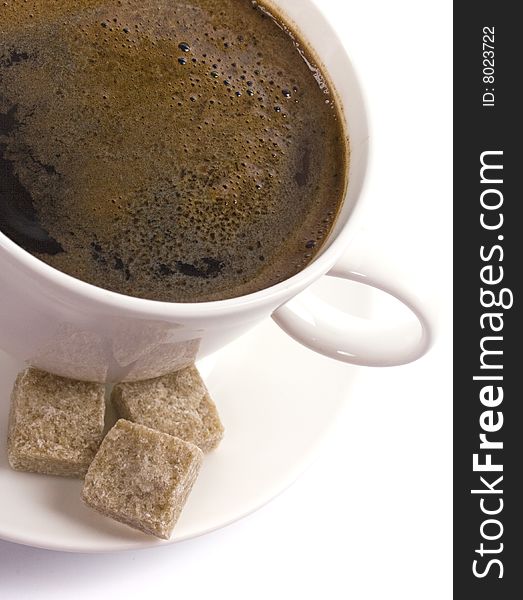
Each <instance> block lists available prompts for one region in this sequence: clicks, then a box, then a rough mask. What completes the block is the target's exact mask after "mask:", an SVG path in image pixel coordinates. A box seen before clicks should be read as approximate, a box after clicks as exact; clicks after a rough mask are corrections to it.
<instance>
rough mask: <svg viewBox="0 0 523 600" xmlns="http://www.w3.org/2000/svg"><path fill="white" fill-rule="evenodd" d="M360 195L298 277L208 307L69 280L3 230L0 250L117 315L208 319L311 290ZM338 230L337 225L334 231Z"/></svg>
mask: <svg viewBox="0 0 523 600" xmlns="http://www.w3.org/2000/svg"><path fill="white" fill-rule="evenodd" d="M306 1H307V0H306ZM308 3H309V5H310V8H311V9H312V10H313V11H314V12H315V13H316V15H315V16H316V17H317V18H320V19H321V20H322V21H323V25H324V26H327V28H328V29H329V31H330V35H331V42H332V41H335V42H336V45H337V46H338V47H339V48H341V49H342V52H341V53H340V54H339V55H338V56H340V57H341V58H342V60H343V61H344V62H345V63H346V64H347V65H348V66H349V67H350V71H351V72H352V77H353V80H354V82H355V84H356V90H355V91H356V93H358V94H359V96H360V99H361V110H362V115H363V118H364V119H365V124H366V129H367V130H368V128H369V124H368V114H367V110H366V106H367V102H366V100H365V95H364V92H363V89H362V87H361V82H360V79H359V77H358V75H357V72H356V69H355V67H354V65H353V63H352V60H351V58H350V57H349V55H348V53H347V51H346V50H345V49H344V47H343V44H342V42H341V40H340V38H339V36H338V34H337V32H336V31H335V30H334V28H333V27H332V25H331V24H330V22H329V21H328V20H327V19H326V18H325V16H324V14H323V12H322V11H321V9H320V8H319V7H318V6H317V5H316V4H315V3H314V2H312V0H309V2H308ZM284 12H285V11H284ZM298 28H299V26H298ZM310 47H311V50H312V51H313V52H314V53H315V54H316V51H315V49H314V46H313V45H312V44H311V45H310ZM321 63H322V61H320V64H321ZM322 66H323V68H324V69H325V71H326V72H327V74H328V73H329V70H328V69H327V68H326V67H325V66H324V65H322ZM332 85H333V88H334V93H335V94H336V96H337V101H338V102H339V104H340V112H341V114H342V117H343V118H344V120H345V128H346V130H347V132H349V131H350V123H347V119H346V114H345V104H346V103H345V102H344V101H343V99H342V98H341V95H340V94H339V93H338V92H337V90H336V86H335V85H334V84H332ZM367 141H368V140H367ZM347 145H348V153H347V156H348V160H349V164H348V186H347V190H346V192H345V197H344V199H343V202H342V205H341V206H342V207H343V205H344V204H345V202H347V200H348V199H349V197H350V196H351V185H350V180H351V177H350V175H351V171H352V169H353V161H352V160H351V154H352V152H351V150H352V145H351V139H350V137H349V134H348V133H347ZM363 152H364V153H365V155H366V156H365V158H367V155H368V147H366V148H365V149H364V150H363ZM365 162H366V161H365ZM363 169H364V170H365V169H366V165H364V167H363ZM361 192H362V190H359V192H357V193H356V194H355V197H354V198H352V201H353V205H352V207H351V208H350V209H349V212H348V214H347V215H345V217H344V219H345V223H343V224H342V227H341V230H340V231H339V232H338V233H337V234H334V233H333V232H331V234H330V236H329V238H327V240H326V241H325V249H323V250H320V252H319V254H318V255H317V256H316V257H315V258H314V259H313V261H312V262H311V263H309V264H308V265H307V266H306V267H305V268H304V269H302V270H301V271H299V272H298V273H296V274H295V275H293V276H291V277H289V278H287V279H285V280H283V281H281V282H279V283H277V284H274V285H272V286H270V287H267V288H264V289H262V290H258V291H256V292H253V293H250V294H246V295H243V296H237V297H233V298H228V299H225V300H213V301H207V302H168V301H161V300H150V299H146V298H139V297H136V296H128V295H126V294H120V293H118V292H114V291H111V290H107V289H105V288H102V287H98V286H95V285H93V284H91V283H88V282H86V281H83V280H81V279H78V278H76V277H73V276H72V275H68V274H67V273H64V272H63V271H60V270H58V269H56V268H55V267H52V266H51V265H48V264H47V263H45V262H44V261H42V260H40V259H39V258H37V257H36V256H33V255H32V254H31V253H30V252H28V251H27V250H25V249H24V248H22V247H21V246H19V245H18V244H16V243H15V242H14V241H13V240H11V239H10V238H8V237H7V236H6V235H5V234H4V233H3V232H2V231H0V251H2V252H4V253H5V254H6V255H7V258H8V259H9V258H10V259H11V262H15V263H16V264H17V266H22V268H23V269H24V270H25V272H26V274H28V275H29V277H31V279H33V280H34V279H35V278H36V279H38V280H39V282H40V283H43V284H44V286H54V287H58V288H60V289H62V290H63V291H65V292H66V293H70V294H71V295H74V296H76V297H81V298H83V299H84V300H86V301H92V302H96V303H97V304H100V305H105V306H107V307H112V308H117V309H119V310H127V311H132V312H133V313H140V314H143V315H145V314H147V315H149V316H150V315H153V314H154V315H156V316H158V315H160V314H163V315H170V314H172V315H177V316H180V317H191V316H196V314H197V316H198V317H201V316H202V315H204V314H213V315H215V314H217V313H222V314H224V313H230V312H236V311H238V309H242V308H248V307H250V306H252V305H253V304H259V303H261V302H263V303H264V302H269V301H271V300H274V299H276V298H277V297H278V296H284V295H285V296H288V295H289V292H290V293H291V295H293V292H295V293H298V292H299V291H301V289H303V288H304V287H307V285H308V284H309V283H312V282H313V281H314V280H316V279H318V278H320V277H321V276H322V275H324V274H325V273H327V272H328V271H329V270H330V269H331V268H332V267H333V266H334V264H335V263H336V261H337V260H339V258H340V257H341V255H342V254H343V252H344V250H345V249H346V248H347V245H348V241H349V238H350V234H351V231H352V229H353V227H352V225H353V223H354V220H355V219H354V216H355V212H357V209H358V208H359V206H360V203H361ZM340 218H341V217H340V216H338V220H337V221H336V222H339V219H340ZM335 226H336V223H335V225H334V227H335ZM332 236H334V239H333V240H331V238H332ZM286 301H288V300H285V302H286Z"/></svg>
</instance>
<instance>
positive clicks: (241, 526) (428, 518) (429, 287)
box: [0, 0, 452, 600]
mask: <svg viewBox="0 0 523 600" xmlns="http://www.w3.org/2000/svg"><path fill="white" fill-rule="evenodd" d="M316 2H317V4H318V5H320V6H321V7H322V8H323V9H324V11H325V13H326V14H327V16H328V17H329V19H330V20H331V22H332V24H333V26H334V27H335V28H336V29H337V31H338V32H339V34H340V36H341V37H342V39H343V41H344V44H345V46H346V48H347V50H348V52H349V55H350V56H351V58H352V59H353V62H354V63H355V65H356V67H357V70H358V71H359V73H360V78H361V80H362V83H363V87H364V89H365V92H366V95H367V98H368V105H369V106H368V108H369V113H370V116H371V122H372V143H373V147H374V154H373V160H372V166H371V171H370V173H369V183H368V186H367V188H366V190H365V204H366V207H367V208H366V227H365V231H364V233H363V235H362V240H361V243H365V244H370V245H374V246H378V247H379V248H381V249H382V251H383V253H384V254H386V255H387V259H388V260H389V261H391V262H395V263H397V264H401V265H402V268H403V271H404V273H405V277H406V278H408V279H409V280H410V281H413V282H415V287H417V288H418V289H419V290H420V291H421V292H423V293H424V294H425V295H426V296H427V297H428V296H430V297H431V298H432V299H433V300H437V301H438V302H439V313H440V315H439V321H440V323H439V335H438V339H437V344H436V346H435V348H434V349H433V350H432V352H431V354H430V355H429V356H427V357H426V358H424V359H423V360H421V361H419V362H418V363H416V364H414V365H410V366H406V367H400V368H394V369H388V370H378V369H362V370H361V376H360V378H359V381H358V382H357V385H355V386H354V388H353V390H352V393H351V397H350V398H349V399H348V408H347V410H346V411H345V414H344V416H343V417H342V419H341V420H340V422H339V423H338V426H337V428H336V430H335V432H334V433H333V435H332V437H331V438H330V440H329V441H328V443H327V444H326V446H325V447H324V448H323V450H322V452H321V454H320V455H319V456H318V458H317V461H316V462H315V464H314V465H313V466H312V467H311V468H310V469H309V470H308V471H307V472H306V473H305V474H304V475H303V476H302V477H301V479H300V480H299V481H298V482H297V483H296V484H294V485H293V486H292V487H291V488H290V489H289V490H288V491H286V492H285V493H284V494H283V495H281V496H280V497H279V498H277V499H276V500H274V501H273V502H272V503H271V504H270V505H268V506H267V507H265V508H263V509H262V510H260V511H259V512H258V513H256V514H254V515H252V516H250V517H248V518H246V519H244V520H243V521H241V522H239V523H236V524H234V525H232V526H229V527H228V528H226V529H224V530H221V531H218V532H215V533H213V534H211V535H208V536H206V537H203V538H200V539H195V540H191V541H189V542H184V543H181V544H178V545H175V546H171V547H165V548H160V549H155V550H147V551H141V552H132V553H127V554H119V555H99V556H86V555H68V554H62V553H54V552H47V551H41V550H34V549H30V548H24V547H21V546H16V545H13V544H8V543H4V542H0V598H1V599H2V600H12V599H14V600H23V599H25V598H30V599H33V598H38V599H39V600H46V599H48V598H53V600H61V599H66V598H67V599H68V600H70V599H71V598H75V600H83V599H84V598H85V599H87V598H90V599H92V598H97V597H98V598H102V599H105V598H109V597H110V596H113V595H114V597H117V598H122V597H126V598H129V599H131V600H132V599H135V598H143V597H148V598H159V599H162V598H172V599H174V598H183V599H184V600H192V599H200V598H204V597H205V596H207V595H209V596H211V595H212V596H215V597H218V598H222V597H223V598H228V599H229V600H236V599H238V600H239V599H242V600H243V599H247V598H248V599H250V600H253V599H254V600H255V599H258V598H264V599H266V598H276V599H280V598H282V599H283V598H300V599H309V598H329V599H337V598H352V599H354V600H367V599H368V600H382V599H396V598H397V599H401V600H410V599H413V600H414V599H415V600H421V599H423V600H432V599H434V600H445V599H446V598H451V596H452V594H451V559H452V554H451V552H452V549H451V518H452V516H451V473H452V470H451V469H452V467H451V388H450V380H451V341H450V327H451V323H450V319H451V309H450V295H451V194H452V192H451V172H452V162H451V161H452V153H451V143H452V139H451V135H452V112H451V86H452V80H451V77H452V65H451V50H452V39H451V28H452V14H451V2H450V1H447V0H444V1H440V2H435V1H432V2H419V0H395V1H390V0H367V1H365V2H363V1H359V2H357V1H355V0H316ZM0 493H1V490H0Z"/></svg>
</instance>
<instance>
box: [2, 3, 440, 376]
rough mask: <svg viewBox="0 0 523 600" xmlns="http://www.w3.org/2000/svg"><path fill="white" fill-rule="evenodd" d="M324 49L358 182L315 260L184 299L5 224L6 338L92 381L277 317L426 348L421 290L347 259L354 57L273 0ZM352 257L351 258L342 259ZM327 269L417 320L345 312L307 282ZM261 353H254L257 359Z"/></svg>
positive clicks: (9, 347) (297, 11)
mask: <svg viewBox="0 0 523 600" xmlns="http://www.w3.org/2000/svg"><path fill="white" fill-rule="evenodd" d="M273 4H275V5H276V6H277V7H278V8H279V9H280V10H281V11H282V12H284V13H285V14H286V15H287V17H288V19H289V20H290V21H292V22H294V24H295V27H296V29H298V30H300V31H301V32H302V34H303V36H304V38H305V39H307V40H309V42H310V44H311V46H312V47H313V48H314V49H315V50H316V53H317V55H318V57H319V59H320V62H321V63H322V64H323V65H324V67H325V68H326V70H327V71H328V73H329V74H330V77H331V80H332V81H333V83H334V86H335V88H336V89H337V92H338V95H339V99H340V101H341V103H342V106H343V109H344V113H345V117H346V121H347V131H348V135H349V139H350V147H351V161H350V173H349V182H350V183H349V189H348V193H347V196H346V198H345V201H344V204H343V207H342V210H341V213H340V216H339V219H338V221H337V223H336V226H335V228H334V230H333V232H332V233H331V235H330V237H329V239H328V241H327V243H326V245H325V247H324V248H323V249H322V251H321V253H320V254H319V255H318V256H317V257H316V259H315V260H314V261H313V262H312V263H311V264H310V265H309V266H307V267H306V268H305V269H303V270H302V271H301V272H300V273H298V274H297V275H295V276H294V277H292V278H290V279H288V280H286V281H284V282H282V283H280V284H278V285H275V286H273V287H271V288H268V289H265V290H262V291H260V292H257V293H254V294H250V295H248V296H244V297H241V298H234V299H231V300H224V301H219V302H208V303H195V304H175V303H165V302H155V301H151V300H143V299H139V298H132V297H128V296H123V295H119V294H116V293H113V292H109V291H107V290H103V289H100V288H97V287H94V286H92V285H89V284H87V283H84V282H82V281H79V280H77V279H74V278H73V277H70V276H68V275H66V274H64V273H61V272H60V271H57V270H55V269H53V268H51V267H49V266H48V265H46V264H45V263H43V262H41V261H40V260H38V259H36V258H35V257H33V256H32V255H31V254H29V253H27V252H26V251H25V250H23V249H22V248H20V247H19V246H17V245H16V244H15V243H13V242H12V241H11V240H10V239H8V238H7V237H6V236H5V235H3V234H1V233H0V347H2V348H3V349H5V350H6V351H7V352H8V353H10V354H12V355H13V356H15V357H17V358H19V359H21V360H23V361H25V362H26V363H27V364H31V365H34V366H36V367H39V368H41V369H45V370H47V371H50V372H53V373H56V374H57V375H62V376H65V377H72V378H77V379H85V380H90V381H100V382H104V381H122V380H139V379H146V378H150V377H156V376H160V375H162V374H165V373H167V372H169V371H173V370H176V369H178V368H182V367H183V366H185V365H187V364H189V363H190V362H192V361H194V360H195V359H199V358H204V357H205V356H207V355H209V354H211V353H213V352H215V351H216V350H218V349H220V348H221V347H223V346H224V345H226V344H227V343H229V342H231V341H233V340H234V339H235V338H237V337H238V336H240V335H242V334H243V333H245V332H246V331H247V330H249V329H250V328H251V327H253V326H254V325H256V324H257V323H259V322H260V321H262V320H263V319H265V318H267V317H269V316H272V318H273V319H274V320H275V321H276V323H278V325H280V327H282V329H283V330H284V331H286V332H287V333H288V334H289V335H291V336H292V337H294V338H295V339H297V340H298V341H300V342H302V343H303V344H305V345H306V346H308V347H309V348H311V349H313V350H316V351H318V352H320V353H322V354H325V355H327V356H330V357H333V358H336V359H339V360H342V361H345V362H348V363H352V364H358V365H369V366H392V365H399V364H404V363H408V362H411V361H413V360H416V359H417V358H419V357H421V356H422V355H423V354H424V353H425V352H426V351H427V350H428V348H429V347H430V344H431V339H432V333H431V324H430V322H429V319H428V317H427V316H426V314H425V311H424V310H423V309H422V308H421V306H420V305H419V302H418V301H417V300H416V299H415V297H414V295H413V294H412V293H411V292H409V291H407V290H404V289H401V288H400V285H399V282H398V281H396V280H395V279H394V273H393V272H391V271H390V270H389V269H388V268H384V267H383V265H382V263H381V261H380V258H379V257H378V256H373V255H372V254H369V253H367V256H366V257H365V261H364V262H365V264H362V262H361V261H360V263H359V264H358V265H350V264H349V263H348V262H347V260H345V259H343V255H344V253H345V250H346V249H347V247H348V245H349V243H350V241H351V240H352V238H353V236H354V232H355V230H356V222H357V212H358V210H357V209H358V206H359V198H360V193H361V190H362V186H363V183H364V177H365V172H366V167H367V162H368V152H369V148H368V142H369V133H368V122H367V115H366V112H365V105H364V99H363V95H362V91H361V88H360V85H359V83H358V79H357V76H356V73H355V70H354V67H353V65H352V63H351V61H350V60H349V58H348V56H347V54H346V53H345V50H344V49H343V46H342V44H341V42H340V41H339V39H338V38H337V36H336V34H335V32H334V31H333V30H332V28H331V27H330V25H329V24H328V22H327V21H326V20H325V18H324V17H323V15H322V14H321V12H320V11H319V10H318V8H317V7H316V6H315V5H314V4H313V3H312V2H311V1H310V0H277V1H276V0H274V2H273ZM342 259H343V260H342ZM324 275H329V276H334V277H340V278H344V279H348V280H353V281H359V282H361V283H364V284H368V285H370V286H373V287H376V288H379V289H381V290H384V291H386V292H388V293H390V294H392V295H393V296H395V297H396V298H398V299H399V300H400V301H401V302H403V303H404V304H405V305H407V306H408V307H409V308H410V309H411V311H412V312H413V319H412V321H413V324H412V327H410V328H408V329H405V330H403V331H400V332H397V331H396V332H395V333H391V332H390V328H385V327H384V326H382V325H378V324H373V323H372V322H366V321H364V320H361V319H356V318H355V317H351V316H350V315H342V317H341V318H340V314H339V311H335V310H334V309H333V308H331V307H329V306H328V305H327V304H325V303H323V302H321V301H319V299H317V298H316V297H314V296H313V295H312V294H311V293H310V292H309V291H307V292H305V293H302V292H304V290H306V288H308V287H309V286H310V285H311V284H312V283H314V282H315V281H317V280H318V279H319V278H320V277H322V276H324ZM254 359H255V358H254V357H253V360H254Z"/></svg>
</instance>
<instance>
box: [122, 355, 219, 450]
mask: <svg viewBox="0 0 523 600" xmlns="http://www.w3.org/2000/svg"><path fill="white" fill-rule="evenodd" d="M111 400H112V402H113V405H114V407H115V409H116V412H117V413H118V416H119V417H121V418H122V419H127V420H128V421H132V422H133V423H141V424H142V425H146V426H147V427H150V428H151V429H156V430H158V431H163V432H164V433H169V434H170V435H174V436H175V437H178V438H180V439H182V440H185V441H186V442H191V443H192V444H195V445H196V446H198V447H199V448H200V449H201V450H202V451H203V452H209V451H211V450H213V449H214V448H216V447H217V446H218V444H219V443H220V441H221V439H222V438H223V425H222V423H221V421H220V417H219V415H218V411H217V409H216V406H215V404H214V402H213V401H212V399H211V397H210V395H209V392H208V391H207V388H206V387H205V384H204V383H203V381H202V378H201V377H200V373H199V372H198V369H197V368H196V367H195V366H194V365H193V366H190V367H187V368H185V369H182V370H181V371H177V372H176V373H170V374H169V375H164V376H163V377H157V378H156V379H148V380H146V381H137V382H131V383H120V384H118V385H116V386H115V387H114V389H113V393H112V396H111Z"/></svg>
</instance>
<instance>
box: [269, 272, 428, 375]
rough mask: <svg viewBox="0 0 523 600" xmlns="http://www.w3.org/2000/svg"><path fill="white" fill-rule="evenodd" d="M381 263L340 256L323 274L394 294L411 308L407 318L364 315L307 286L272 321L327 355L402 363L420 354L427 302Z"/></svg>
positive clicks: (354, 360) (423, 350)
mask: <svg viewBox="0 0 523 600" xmlns="http://www.w3.org/2000/svg"><path fill="white" fill-rule="evenodd" d="M391 273H392V271H391V270H390V269H388V268H387V267H386V266H385V265H384V264H381V266H380V265H379V264H376V263H374V264H369V265H365V266H363V265H361V264H359V265H358V266H357V267H355V266H351V265H350V263H347V262H343V261H342V262H340V263H339V264H337V265H336V266H335V267H334V268H333V269H332V270H331V271H329V273H327V275H328V276H329V277H337V278H340V279H346V280H349V281H356V282H359V283H362V284H364V285H368V286H371V287H373V288H376V289H378V290H382V291H383V292H385V293H387V294H389V295H391V296H393V297H395V298H396V299H397V300H399V301H400V302H401V303H403V304H404V305H405V306H406V307H407V308H408V309H410V311H411V313H412V318H411V319H409V321H408V323H396V324H384V323H383V322H375V321H372V320H368V319H362V318H359V317H355V316H353V315H350V314H347V313H344V312H343V311H341V310H339V309H337V308H335V307H333V306H331V305H329V304H328V303H327V302H325V301H323V300H321V299H320V298H318V296H316V295H315V294H314V293H313V292H312V291H311V290H306V291H305V292H302V293H301V294H299V295H298V296H296V297H295V298H293V299H292V300H290V301H289V302H288V303H286V304H285V305H283V306H282V307H280V308H279V309H277V310H276V311H275V312H274V313H273V315H272V317H273V319H274V321H275V322H276V323H277V324H278V325H279V326H280V327H281V328H282V329H283V330H284V331H285V332H286V333H287V334H288V335H290V336H291V337H292V338H294V339H295V340H296V341H298V342H300V343H301V344H303V345H304V346H306V347H307V348H310V349H311V350H315V351H316V352H319V353H320V354H324V355H325V356H328V357H330V358H335V359H337V360H340V361H343V362H346V363H350V364H353V365H361V366H368V367H392V366H398V365H404V364H407V363H410V362H413V361H415V360H417V359H419V358H421V357H422V356H423V355H424V354H426V352H427V351H428V350H429V348H430V347H431V345H432V341H433V327H432V319H431V318H430V316H429V312H428V307H427V308H422V307H421V306H422V305H421V302H420V301H419V299H418V298H417V297H416V296H415V294H413V293H412V292H410V291H407V290H405V289H402V285H401V284H400V283H399V281H397V278H394V283H391V281H390V280H391Z"/></svg>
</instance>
